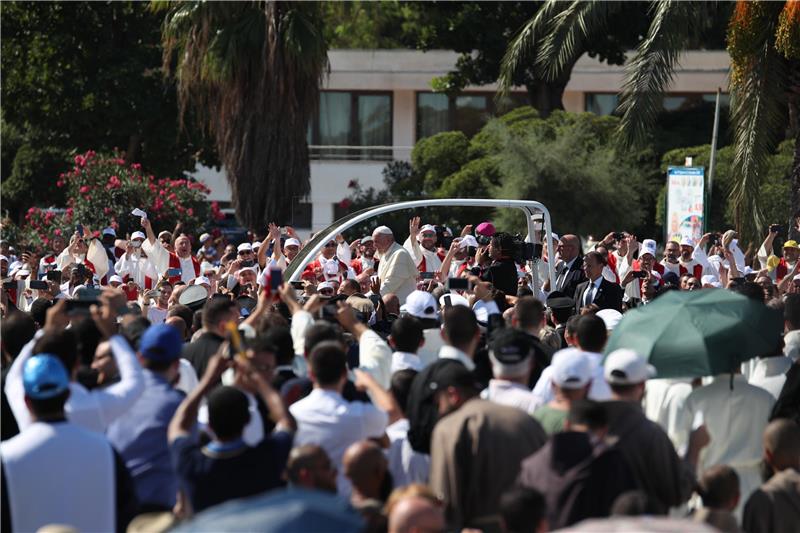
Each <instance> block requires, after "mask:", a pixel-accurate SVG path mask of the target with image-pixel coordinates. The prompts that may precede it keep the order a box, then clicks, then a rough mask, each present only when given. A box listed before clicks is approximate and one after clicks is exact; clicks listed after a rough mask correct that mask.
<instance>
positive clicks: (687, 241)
mask: <svg viewBox="0 0 800 533" xmlns="http://www.w3.org/2000/svg"><path fill="white" fill-rule="evenodd" d="M678 244H680V245H681V246H691V247H692V248H694V239H692V238H691V237H687V236H686V235H684V236H683V237H681V240H680V242H679V243H678Z"/></svg>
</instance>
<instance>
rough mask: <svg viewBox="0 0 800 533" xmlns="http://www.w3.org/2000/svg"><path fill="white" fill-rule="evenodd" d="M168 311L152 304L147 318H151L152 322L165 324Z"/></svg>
mask: <svg viewBox="0 0 800 533" xmlns="http://www.w3.org/2000/svg"><path fill="white" fill-rule="evenodd" d="M167 311H169V310H168V309H161V308H160V307H158V306H155V305H151V306H150V307H149V308H148V309H147V320H149V321H150V323H151V324H163V323H164V321H165V320H166V319H167Z"/></svg>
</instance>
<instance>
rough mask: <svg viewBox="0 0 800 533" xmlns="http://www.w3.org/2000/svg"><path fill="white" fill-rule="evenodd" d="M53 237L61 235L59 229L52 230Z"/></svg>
mask: <svg viewBox="0 0 800 533" xmlns="http://www.w3.org/2000/svg"><path fill="white" fill-rule="evenodd" d="M53 235H61V230H60V229H59V228H56V229H54V230H53Z"/></svg>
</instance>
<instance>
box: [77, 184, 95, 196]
mask: <svg viewBox="0 0 800 533" xmlns="http://www.w3.org/2000/svg"><path fill="white" fill-rule="evenodd" d="M91 190H92V188H91V187H89V186H88V185H82V186H81V188H80V189H78V192H79V193H81V194H85V193H87V192H89V191H91Z"/></svg>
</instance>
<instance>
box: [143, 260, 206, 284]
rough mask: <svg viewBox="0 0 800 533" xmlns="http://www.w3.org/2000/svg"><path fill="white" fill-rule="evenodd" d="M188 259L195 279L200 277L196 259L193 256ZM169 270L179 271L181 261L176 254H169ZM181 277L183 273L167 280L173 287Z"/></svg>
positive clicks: (198, 264)
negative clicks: (175, 269) (190, 261)
mask: <svg viewBox="0 0 800 533" xmlns="http://www.w3.org/2000/svg"><path fill="white" fill-rule="evenodd" d="M189 259H191V260H192V266H193V267H194V277H196V278H198V277H200V263H199V262H198V261H197V259H195V257H194V256H193V255H191V256H189ZM169 268H170V269H174V268H177V269H178V270H181V260H180V259H179V258H178V256H177V254H174V253H172V252H169ZM182 275H183V272H181V274H180V275H178V276H170V277H169V278H168V279H169V282H170V283H172V284H173V285H174V284H176V283H177V282H179V281H181V277H182ZM145 281H146V280H145ZM145 285H146V283H145Z"/></svg>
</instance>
